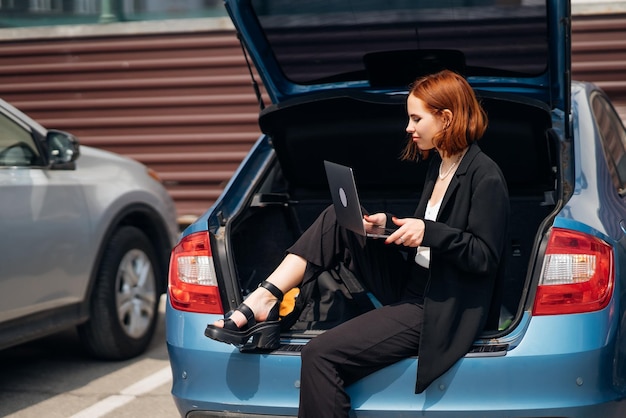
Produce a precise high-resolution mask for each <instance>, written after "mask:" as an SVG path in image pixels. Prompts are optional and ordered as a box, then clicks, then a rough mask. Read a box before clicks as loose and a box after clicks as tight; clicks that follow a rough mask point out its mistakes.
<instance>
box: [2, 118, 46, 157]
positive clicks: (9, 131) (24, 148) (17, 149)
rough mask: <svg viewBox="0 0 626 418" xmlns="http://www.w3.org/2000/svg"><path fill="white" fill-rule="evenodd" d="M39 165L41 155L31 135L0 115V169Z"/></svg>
mask: <svg viewBox="0 0 626 418" xmlns="http://www.w3.org/2000/svg"><path fill="white" fill-rule="evenodd" d="M32 165H41V155H40V153H39V150H38V149H37V145H36V144H35V140H34V138H33V136H32V135H31V133H30V132H29V131H27V130H25V129H24V128H22V127H21V126H20V125H18V124H16V123H15V122H14V121H13V120H11V119H9V118H8V117H6V116H5V115H3V114H0V167H25V166H32Z"/></svg>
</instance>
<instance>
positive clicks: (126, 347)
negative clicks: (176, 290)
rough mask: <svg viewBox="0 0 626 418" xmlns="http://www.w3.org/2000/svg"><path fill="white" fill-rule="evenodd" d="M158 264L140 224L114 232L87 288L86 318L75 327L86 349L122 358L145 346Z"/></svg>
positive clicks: (153, 317) (153, 314)
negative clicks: (92, 285)
mask: <svg viewBox="0 0 626 418" xmlns="http://www.w3.org/2000/svg"><path fill="white" fill-rule="evenodd" d="M158 265H159V264H158V262H157V258H156V255H155V251H154V249H153V247H152V245H151V244H150V241H149V239H148V238H147V237H146V235H145V234H144V233H143V232H142V231H141V230H139V229H138V228H135V227H132V226H124V227H121V228H119V229H118V230H117V231H115V232H114V233H113V235H112V237H111V239H110V240H109V242H108V243H107V245H106V248H105V249H104V253H103V256H102V261H101V263H100V266H99V269H98V272H97V276H96V282H95V284H94V287H93V290H92V294H91V303H90V307H89V310H90V318H89V320H88V321H87V322H86V323H84V324H82V325H80V326H79V327H78V333H79V335H80V338H81V341H82V343H83V345H84V346H85V348H86V349H87V351H88V352H89V353H90V354H91V355H93V356H95V357H97V358H101V359H107V360H123V359H128V358H131V357H135V356H137V355H139V354H141V353H143V352H144V351H145V350H146V348H147V347H148V345H149V344H150V341H151V339H152V336H153V334H154V330H155V328H156V323H157V319H158V316H159V311H158V306H159V296H160V292H159V290H158V289H159V287H158V283H157V280H158V277H159V272H158Z"/></svg>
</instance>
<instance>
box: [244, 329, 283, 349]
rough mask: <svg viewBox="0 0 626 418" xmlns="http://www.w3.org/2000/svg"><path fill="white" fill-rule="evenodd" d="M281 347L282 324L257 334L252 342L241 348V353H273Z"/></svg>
mask: <svg viewBox="0 0 626 418" xmlns="http://www.w3.org/2000/svg"><path fill="white" fill-rule="evenodd" d="M278 347H280V324H278V323H277V324H272V325H271V326H269V327H267V328H265V329H263V330H262V331H260V332H257V333H256V334H254V335H253V336H252V340H251V341H250V342H248V343H246V344H244V345H243V346H241V347H240V349H239V350H240V351H241V352H250V351H259V350H262V351H271V350H276V349H277V348H278Z"/></svg>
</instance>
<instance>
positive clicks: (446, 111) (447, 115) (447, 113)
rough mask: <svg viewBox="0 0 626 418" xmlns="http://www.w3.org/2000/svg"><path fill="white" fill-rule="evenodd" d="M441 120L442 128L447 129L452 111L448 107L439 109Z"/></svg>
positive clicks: (450, 121)
mask: <svg viewBox="0 0 626 418" xmlns="http://www.w3.org/2000/svg"><path fill="white" fill-rule="evenodd" d="M441 120H442V121H443V128H444V129H447V128H448V127H449V126H450V124H451V123H452V111H451V110H450V109H443V110H442V111H441Z"/></svg>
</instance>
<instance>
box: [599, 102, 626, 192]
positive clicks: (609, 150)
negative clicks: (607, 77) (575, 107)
mask: <svg viewBox="0 0 626 418" xmlns="http://www.w3.org/2000/svg"><path fill="white" fill-rule="evenodd" d="M591 100H592V102H591V103H592V108H593V114H594V116H595V118H596V123H597V124H598V129H599V130H600V136H601V137H602V147H603V149H604V157H605V158H606V161H607V165H608V167H609V172H610V173H611V177H612V178H613V183H614V184H615V187H616V188H617V190H618V192H619V193H620V194H623V193H624V192H626V130H625V129H624V125H623V123H622V120H621V119H620V117H619V115H618V114H617V112H616V111H615V109H614V108H613V106H612V105H611V103H610V102H609V101H608V100H607V99H606V98H605V97H604V96H602V95H600V94H595V95H594V96H593V97H592V99H591Z"/></svg>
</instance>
